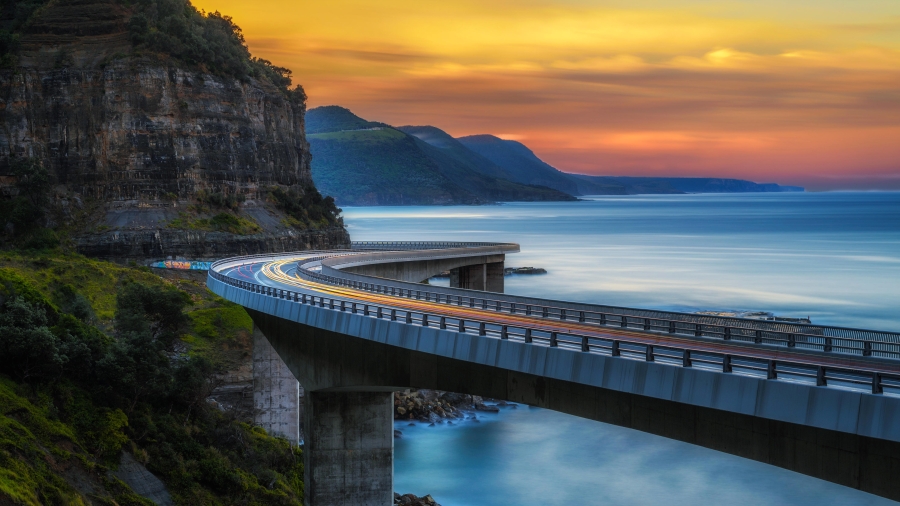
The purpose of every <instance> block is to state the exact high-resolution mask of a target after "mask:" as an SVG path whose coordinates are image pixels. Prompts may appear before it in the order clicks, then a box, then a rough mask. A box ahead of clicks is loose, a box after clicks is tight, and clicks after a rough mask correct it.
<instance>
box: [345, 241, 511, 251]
mask: <svg viewBox="0 0 900 506" xmlns="http://www.w3.org/2000/svg"><path fill="white" fill-rule="evenodd" d="M505 244H507V243H497V242H452V241H447V242H431V241H354V242H352V243H350V249H351V250H352V251H398V250H424V249H444V248H482V247H486V246H501V245H505Z"/></svg>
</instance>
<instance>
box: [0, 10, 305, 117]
mask: <svg viewBox="0 0 900 506" xmlns="http://www.w3.org/2000/svg"><path fill="white" fill-rule="evenodd" d="M47 3H48V0H2V3H0V68H3V67H7V68H8V67H11V66H14V65H15V62H16V60H15V58H16V55H17V54H18V52H19V49H20V47H21V44H20V39H21V34H22V32H23V31H24V30H25V29H27V28H28V26H29V24H31V23H32V22H33V21H34V19H35V15H36V13H38V15H39V9H40V7H42V6H44V5H46V4H47ZM119 3H120V4H121V5H123V6H124V7H125V12H130V13H131V14H130V18H128V19H127V20H125V21H126V26H127V30H128V36H129V37H130V39H131V42H132V44H133V46H134V48H135V50H137V52H138V53H153V54H164V55H167V56H170V57H172V58H175V59H176V60H179V61H181V62H182V63H184V64H186V65H189V66H194V67H197V68H199V69H200V70H202V71H204V72H209V73H212V74H216V75H221V76H229V77H235V78H237V79H241V80H246V79H248V78H256V79H263V80H268V81H270V82H271V83H272V84H274V85H275V86H276V87H278V88H280V89H282V90H285V91H287V90H288V87H289V86H290V84H291V71H290V70H289V69H286V68H283V67H278V66H276V65H273V64H272V63H271V62H270V61H268V60H264V59H262V58H256V57H253V56H252V55H251V54H250V51H249V49H247V45H246V43H245V41H244V36H243V34H242V33H241V29H240V27H239V26H237V25H236V24H235V23H234V20H233V19H232V18H231V17H230V16H225V15H223V14H221V13H219V12H218V11H216V12H210V13H205V12H200V11H198V10H197V9H196V8H195V7H194V6H193V5H191V3H190V1H189V0H136V1H129V0H119ZM293 93H295V94H297V95H298V98H303V99H305V98H306V96H305V94H304V93H303V89H302V88H301V87H299V86H298V87H296V88H295V89H294V90H293Z"/></svg>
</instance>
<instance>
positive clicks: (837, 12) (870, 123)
mask: <svg viewBox="0 0 900 506" xmlns="http://www.w3.org/2000/svg"><path fill="white" fill-rule="evenodd" d="M196 3H197V4H198V6H199V7H202V8H205V9H207V10H220V11H222V12H226V13H228V14H230V15H233V16H234V18H235V20H236V21H237V22H238V23H239V24H240V25H241V26H242V27H243V28H244V32H245V35H246V37H247V40H248V43H249V45H250V47H251V49H252V50H253V51H254V52H255V53H256V54H259V55H260V56H263V57H266V58H268V59H270V60H272V61H274V62H275V63H276V64H278V65H283V66H286V67H289V68H291V69H293V70H294V76H295V80H296V81H297V82H299V83H302V84H303V85H304V87H305V88H306V90H307V92H308V94H309V97H310V104H311V105H312V106H316V105H325V104H341V105H344V106H348V107H350V108H352V109H353V110H354V111H355V112H357V113H359V114H361V115H363V116H365V117H367V118H370V119H374V120H380V121H386V122H389V123H394V124H434V125H436V126H439V127H441V128H444V129H445V130H448V131H449V132H450V133H451V134H454V135H465V134H474V133H496V132H501V133H504V135H505V136H507V138H516V139H520V140H523V141H525V142H527V143H528V144H529V146H531V147H533V148H535V151H536V152H537V153H538V154H539V155H540V156H542V157H545V158H546V159H548V161H550V162H551V163H553V164H555V165H557V166H559V167H560V168H561V169H563V170H572V171H578V172H587V173H597V174H603V173H617V174H622V173H630V174H660V175H671V174H685V175H722V176H737V177H744V178H748V179H757V180H758V179H767V180H769V179H771V178H772V177H773V176H777V177H778V181H781V182H789V183H798V184H808V185H810V186H814V187H820V188H836V187H847V186H848V185H849V186H857V187H858V186H862V187H872V188H900V182H898V181H897V180H896V179H895V178H892V177H890V176H891V175H892V174H897V173H898V172H900V167H898V165H897V160H900V148H898V147H897V144H898V143H897V142H896V139H897V138H898V137H897V135H898V132H900V84H898V83H900V6H898V4H897V3H896V2H892V1H884V0H859V1H857V2H853V3H847V2H839V1H834V0H822V1H819V2H808V1H798V2H790V3H788V4H785V3H784V2H778V1H776V0H759V1H757V2H725V1H722V2H709V1H698V0H685V1H678V2H676V1H675V0H635V1H633V2H621V1H616V0H607V1H603V2H586V1H582V0H526V1H515V2H514V1H512V0H497V1H496V2H487V3H486V2H483V1H475V0H456V1H449V2H440V3H436V2H420V1H413V0H394V1H389V2H379V3H377V4H376V3H372V2H366V1H363V0H333V1H330V2H317V3H296V2H287V1H286V0H259V1H257V2H253V3H252V4H247V3H246V2H239V1H238V0H201V1H199V2H196ZM826 174H828V175H831V174H839V175H842V176H845V177H844V178H843V179H840V178H838V179H836V178H833V177H830V176H828V177H826V176H825V175H826Z"/></svg>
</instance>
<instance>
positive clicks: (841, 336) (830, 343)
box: [300, 242, 900, 359]
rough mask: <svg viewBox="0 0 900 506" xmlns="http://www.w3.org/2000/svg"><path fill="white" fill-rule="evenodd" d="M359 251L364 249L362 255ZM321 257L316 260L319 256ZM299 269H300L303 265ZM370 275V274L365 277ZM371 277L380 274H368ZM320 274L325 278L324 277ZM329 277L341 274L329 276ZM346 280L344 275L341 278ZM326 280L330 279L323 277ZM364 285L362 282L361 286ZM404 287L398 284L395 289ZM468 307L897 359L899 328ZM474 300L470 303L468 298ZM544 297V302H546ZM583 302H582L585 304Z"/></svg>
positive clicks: (614, 309) (478, 300) (543, 307)
mask: <svg viewBox="0 0 900 506" xmlns="http://www.w3.org/2000/svg"><path fill="white" fill-rule="evenodd" d="M505 245H506V243H483V242H479V243H474V242H473V243H459V242H440V243H429V242H400V243H391V242H366V243H353V248H354V249H355V250H357V251H366V250H367V249H368V248H371V249H368V250H369V251H372V250H375V249H376V248H375V247H376V246H377V250H378V251H387V250H391V249H392V248H393V249H394V250H395V251H396V250H404V249H416V250H425V249H446V248H461V247H485V246H505ZM357 246H359V247H358V248H357ZM363 255H364V254H363ZM319 260H321V259H319ZM300 270H303V269H302V268H301V269H300ZM370 277H372V276H370ZM372 278H373V279H380V278H375V277H372ZM323 279H325V278H323ZM334 279H341V278H338V277H334ZM345 281H346V280H345ZM326 282H332V281H329V280H328V279H326ZM383 284H386V285H389V284H394V285H411V283H404V282H393V280H384V283H383ZM365 285H367V283H363V284H362V286H365ZM400 290H401V291H402V290H403V289H402V288H401V289H400ZM416 291H417V292H422V293H425V294H426V295H425V296H426V297H429V296H431V297H433V298H434V299H435V300H436V301H440V300H441V295H442V294H441V293H438V292H433V291H428V289H427V288H426V289H420V288H418V287H417V288H416ZM463 298H465V299H467V300H468V301H469V303H470V304H474V305H472V306H470V307H476V306H478V305H480V306H481V309H493V310H496V311H502V312H510V313H513V314H515V313H517V312H521V313H522V314H525V315H528V316H541V317H544V318H555V319H559V320H563V321H565V320H570V319H573V318H577V320H578V321H579V322H581V323H593V324H597V325H607V326H609V325H618V326H619V327H622V328H628V329H632V330H645V331H664V332H667V333H669V334H677V335H690V336H694V337H713V338H721V339H723V340H731V341H737V342H745V343H754V344H766V345H775V346H784V347H787V348H799V349H811V350H818V351H823V352H828V353H831V352H833V353H844V354H850V355H860V356H866V357H868V356H872V357H881V358H893V359H897V358H900V333H897V332H886V331H876V330H867V329H856V328H849V327H836V326H825V325H812V324H802V323H788V322H777V321H766V320H754V319H749V318H736V317H725V316H712V315H698V314H692V313H681V312H675V311H658V310H648V309H638V308H629V307H619V306H606V305H590V306H591V307H592V309H590V310H588V309H576V310H573V309H571V308H563V307H559V306H554V305H552V304H527V303H524V304H523V303H517V302H511V301H509V300H505V299H504V298H503V296H499V297H498V296H496V295H494V296H482V297H471V296H470V297H465V296H463ZM472 299H474V302H472ZM548 302H549V301H548ZM586 306H587V305H586Z"/></svg>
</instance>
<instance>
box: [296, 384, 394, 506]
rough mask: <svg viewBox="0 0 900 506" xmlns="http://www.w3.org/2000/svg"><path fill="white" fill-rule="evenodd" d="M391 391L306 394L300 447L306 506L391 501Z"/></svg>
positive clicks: (382, 504)
mask: <svg viewBox="0 0 900 506" xmlns="http://www.w3.org/2000/svg"><path fill="white" fill-rule="evenodd" d="M393 397H394V395H393V393H391V392H347V391H318V392H309V394H308V395H307V399H306V400H307V407H306V416H305V424H304V425H305V427H306V441H305V445H304V448H303V457H304V473H305V476H304V478H305V498H306V499H305V500H306V505H307V506H369V505H372V506H386V505H389V504H393V499H394V423H393V422H394V417H393V414H394V409H393V408H394V403H393Z"/></svg>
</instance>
